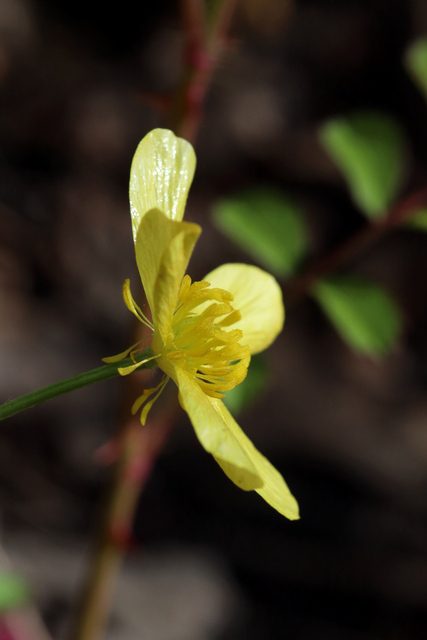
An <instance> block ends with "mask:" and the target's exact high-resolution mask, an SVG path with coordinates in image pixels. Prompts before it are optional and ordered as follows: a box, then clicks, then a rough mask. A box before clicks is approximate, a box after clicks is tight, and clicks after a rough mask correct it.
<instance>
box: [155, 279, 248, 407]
mask: <svg viewBox="0 0 427 640" xmlns="http://www.w3.org/2000/svg"><path fill="white" fill-rule="evenodd" d="M232 300H233V296H232V294H231V293H230V292H228V291H225V290H223V289H219V288H211V287H210V285H209V283H207V282H205V281H203V280H202V281H200V282H194V283H191V279H190V277H189V276H185V277H184V278H183V281H182V284H181V288H180V291H179V296H178V303H177V307H176V309H175V313H174V318H173V323H172V330H173V341H172V342H171V343H170V344H169V345H165V353H164V354H162V355H163V356H165V357H166V358H167V359H168V360H169V362H170V363H171V364H173V365H174V366H178V367H182V368H183V369H185V370H186V371H187V373H189V374H190V375H191V376H192V377H193V379H194V380H195V382H197V384H198V385H199V386H200V388H201V389H203V391H204V392H205V393H206V394H207V395H208V396H210V397H212V398H223V397H224V392H225V391H228V390H229V389H233V388H234V387H235V386H236V385H237V384H239V383H240V382H242V380H244V378H245V376H246V373H247V368H248V365H249V362H250V352H249V348H248V347H247V346H244V345H241V344H240V340H242V338H243V333H242V331H241V330H240V329H225V327H229V326H231V325H233V324H234V323H235V322H237V321H238V320H240V319H241V313H240V311H238V310H235V309H234V308H233V306H232V304H230V303H231V302H232ZM208 303H211V304H208ZM200 305H203V307H202V310H201V311H200V312H199V313H197V307H199V306H200Z"/></svg>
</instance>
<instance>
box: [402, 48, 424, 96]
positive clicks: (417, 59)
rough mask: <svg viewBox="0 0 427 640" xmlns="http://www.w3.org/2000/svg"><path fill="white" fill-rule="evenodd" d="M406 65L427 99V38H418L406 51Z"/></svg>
mask: <svg viewBox="0 0 427 640" xmlns="http://www.w3.org/2000/svg"><path fill="white" fill-rule="evenodd" d="M404 61H405V66H406V68H407V70H408V72H409V74H410V75H411V77H412V79H413V81H414V82H415V84H416V85H417V86H418V88H419V89H420V90H421V92H422V93H423V95H424V97H425V98H426V99H427V38H420V39H419V40H416V41H415V42H414V43H413V44H412V45H411V46H410V47H409V48H408V49H407V51H406V54H405V60H404Z"/></svg>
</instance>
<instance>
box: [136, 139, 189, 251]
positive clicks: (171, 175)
mask: <svg viewBox="0 0 427 640" xmlns="http://www.w3.org/2000/svg"><path fill="white" fill-rule="evenodd" d="M195 167H196V156H195V153H194V149H193V147H192V146H191V144H190V143H189V142H187V141H186V140H183V139H182V138H177V137H176V136H175V135H174V134H173V133H172V131H168V130H166V129H154V130H153V131H150V133H148V134H147V135H146V136H145V138H143V140H141V142H140V143H139V145H138V148H137V150H136V152H135V155H134V158H133V162H132V167H131V173H130V183H129V198H130V214H131V219H132V231H133V239H134V242H136V237H137V233H138V228H139V225H140V224H141V220H142V219H143V217H144V216H145V214H146V213H147V212H148V211H150V210H151V209H159V210H160V211H163V213H164V214H165V215H166V216H167V217H168V218H169V219H170V220H178V221H180V220H182V218H183V215H184V208H185V203H186V201H187V194H188V190H189V188H190V186H191V182H192V180H193V176H194V170H195Z"/></svg>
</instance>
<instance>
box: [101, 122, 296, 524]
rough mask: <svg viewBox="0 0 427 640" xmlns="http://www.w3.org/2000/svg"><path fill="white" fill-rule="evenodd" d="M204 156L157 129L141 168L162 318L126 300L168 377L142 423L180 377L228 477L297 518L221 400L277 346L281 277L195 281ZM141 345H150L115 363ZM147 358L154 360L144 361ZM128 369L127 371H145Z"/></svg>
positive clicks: (142, 216)
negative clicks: (194, 189)
mask: <svg viewBox="0 0 427 640" xmlns="http://www.w3.org/2000/svg"><path fill="white" fill-rule="evenodd" d="M195 166H196V158H195V154H194V150H193V148H192V146H191V145H190V144H189V143H188V142H186V141H185V140H182V139H180V138H176V137H175V135H174V134H173V133H172V132H171V131H167V130H163V129H156V130H154V131H152V132H151V133H149V134H148V135H147V136H146V137H145V138H144V139H143V140H142V141H141V143H140V144H139V146H138V148H137V150H136V153H135V157H134V159H133V163H132V169H131V177H130V205H131V219H132V229H133V239H134V242H135V252H136V261H137V265H138V269H139V273H140V275H141V280H142V284H143V287H144V291H145V294H146V297H147V301H148V304H149V306H150V309H151V315H152V322H151V321H150V320H149V319H148V318H147V317H146V316H145V315H144V314H143V312H142V310H141V309H140V308H139V307H138V306H137V304H136V303H135V301H134V300H133V298H132V295H131V292H130V288H129V280H126V282H125V283H124V285H123V297H124V301H125V303H126V305H127V307H128V308H129V310H130V311H132V313H134V314H135V315H136V317H137V318H138V319H139V320H140V321H141V322H142V323H144V324H145V325H147V326H148V327H149V328H150V329H151V330H152V332H153V335H152V342H151V348H152V351H153V358H156V360H157V364H158V366H159V367H160V369H162V371H163V372H164V376H163V379H162V381H161V382H160V384H159V385H158V386H157V387H155V388H154V389H147V390H145V391H144V393H143V394H142V395H141V396H140V397H139V398H138V399H137V400H136V402H135V403H134V405H133V408H132V412H133V413H136V412H137V411H138V410H139V409H140V408H141V407H143V408H142V412H141V422H142V424H144V423H145V420H146V417H147V413H148V411H149V409H150V408H151V406H152V404H153V403H154V401H155V400H156V399H157V398H158V396H159V395H160V393H161V392H162V390H163V388H164V386H165V385H166V383H167V382H168V380H169V379H170V378H172V380H173V381H174V382H175V384H176V385H177V387H178V390H179V401H180V403H181V406H182V407H183V409H184V410H185V411H186V412H187V413H188V415H189V417H190V420H191V422H192V424H193V427H194V430H195V432H196V435H197V437H198V439H199V441H200V443H201V445H202V446H203V447H204V449H205V450H206V451H207V452H208V453H211V454H212V455H213V456H214V458H215V460H216V461H217V462H218V464H219V465H220V467H221V468H222V469H223V471H224V472H225V473H226V475H227V476H228V477H229V478H230V479H231V480H232V481H233V482H234V483H235V484H236V485H237V486H238V487H240V488H241V489H244V490H246V491H250V490H255V491H257V493H259V494H260V495H261V496H262V497H263V498H264V500H266V501H267V502H268V503H269V504H270V505H271V506H272V507H274V508H275V509H277V511H279V512H280V513H282V514H283V515H285V516H286V517H287V518H290V519H296V518H298V517H299V515H298V504H297V502H296V500H295V498H294V497H293V496H292V494H291V493H290V491H289V489H288V487H287V485H286V483H285V481H284V480H283V478H282V476H281V475H280V473H279V472H278V471H277V470H276V469H275V468H274V467H273V466H272V465H271V464H270V462H269V461H268V460H267V459H266V458H265V457H264V456H262V455H261V454H260V453H259V451H257V449H256V448H255V447H254V445H253V444H252V442H251V441H250V440H249V439H248V438H247V437H246V436H245V434H244V433H243V431H242V430H241V429H240V427H239V425H238V424H237V423H236V422H235V420H234V419H233V417H232V416H231V414H230V413H229V411H228V410H227V409H226V407H225V406H224V404H223V403H222V401H221V398H223V396H224V392H225V391H227V390H229V389H232V388H233V387H235V386H236V385H237V384H239V383H240V382H242V380H244V378H245V376H246V372H247V368H248V365H249V361H250V356H251V354H255V353H258V352H259V351H262V350H263V349H265V348H266V347H268V346H269V345H270V344H271V343H272V342H273V340H274V339H275V338H276V336H277V335H278V333H279V332H280V331H281V329H282V327H283V322H284V308H283V302H282V295H281V291H280V288H279V285H278V284H277V282H276V280H275V279H274V278H273V277H272V276H271V275H269V274H267V273H266V272H264V271H262V270H261V269H259V268H257V267H254V266H249V265H244V264H225V265H223V266H222V267H219V268H218V269H215V270H214V271H212V272H211V273H209V274H208V275H207V276H206V278H205V279H204V280H202V281H201V282H194V283H192V282H191V279H190V277H189V276H188V275H185V272H186V269H187V264H188V261H189V259H190V256H191V253H192V251H193V248H194V245H195V243H196V241H197V239H198V237H199V235H200V232H201V229H200V227H199V226H198V225H197V224H192V223H189V222H182V218H183V215H184V207H185V203H186V200H187V194H188V190H189V188H190V185H191V182H192V179H193V175H194V170H195ZM140 349H141V346H140V343H137V344H136V345H133V346H132V347H131V348H130V349H128V350H126V351H125V352H123V353H121V354H118V355H117V356H114V357H112V358H105V359H104V360H105V361H107V362H117V361H119V360H120V359H122V358H124V357H125V356H126V355H128V354H131V356H134V354H135V353H136V352H137V351H138V350H140ZM144 362H146V360H145V361H144ZM141 364H142V362H137V361H136V360H135V364H133V365H130V366H128V367H125V368H122V369H119V372H120V373H121V374H122V375H127V374H129V373H132V371H134V370H135V369H137V368H138V367H139V366H141Z"/></svg>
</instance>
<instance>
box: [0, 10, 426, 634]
mask: <svg viewBox="0 0 427 640" xmlns="http://www.w3.org/2000/svg"><path fill="white" fill-rule="evenodd" d="M426 32H427V6H426V4H425V2H423V0H369V1H368V0H347V1H346V2H339V1H338V0H328V1H325V0H322V1H320V0H298V1H295V2H292V1H291V0H269V1H267V0H250V1H249V0H247V1H246V2H242V3H240V6H239V7H238V10H237V11H236V14H235V16H234V19H233V23H232V28H231V32H230V37H229V42H228V46H227V50H226V52H225V55H224V56H223V57H222V59H221V62H220V64H219V65H218V67H217V69H216V70H215V73H214V76H213V79H212V83H211V86H210V90H209V93H208V96H207V101H206V104H205V110H204V117H203V120H202V123H201V126H200V130H199V135H198V138H197V142H196V145H195V146H196V153H197V158H198V166H197V170H196V175H195V180H194V183H193V187H192V189H191V192H190V197H189V200H188V206H187V211H186V219H187V220H190V221H193V222H197V223H199V224H201V225H202V227H203V234H202V236H201V239H200V241H199V243H198V245H197V248H196V251H195V253H194V256H193V258H192V262H191V268H190V273H191V276H192V277H193V278H194V279H201V278H203V276H204V275H205V274H206V273H208V272H209V271H210V270H211V269H213V268H215V267H216V266H218V265H220V264H222V263H224V262H234V261H238V262H248V263H253V264H260V265H261V266H266V265H265V263H264V262H263V260H262V259H260V260H259V259H258V258H257V256H256V255H255V254H254V253H253V252H251V246H250V241H249V246H247V244H246V245H245V242H243V241H242V242H240V241H239V238H237V240H236V237H235V235H234V236H233V233H230V225H228V226H227V224H226V223H225V224H224V219H225V218H226V217H227V214H223V215H221V211H222V213H223V212H224V206H222V205H221V203H229V202H231V201H235V200H236V198H237V200H239V198H241V194H247V193H248V192H249V193H250V192H251V191H250V190H252V189H254V188H258V187H259V188H262V189H263V192H262V193H264V194H267V195H266V196H265V197H266V198H267V199H268V198H269V197H272V196H271V194H275V195H274V197H277V198H279V199H283V202H284V201H286V202H288V200H287V199H288V198H289V199H290V201H291V202H292V207H295V208H296V209H295V210H297V211H298V212H303V213H302V214H301V215H303V218H304V229H305V231H304V243H303V244H304V251H302V250H301V252H300V255H298V256H297V257H298V260H297V262H298V264H295V265H293V266H292V269H288V270H287V269H284V270H283V271H281V272H280V273H279V272H277V275H278V277H279V279H280V282H281V284H283V286H284V290H285V292H286V290H287V287H288V286H289V282H290V281H291V279H292V278H294V277H295V273H296V272H302V271H304V269H305V268H306V267H308V266H309V265H310V264H312V263H313V261H314V262H315V261H316V260H317V259H319V257H321V256H324V255H327V254H328V252H330V251H332V250H333V248H334V247H335V246H338V245H339V244H340V243H341V242H342V241H344V240H345V239H346V238H348V237H349V236H351V235H352V234H353V233H354V232H356V231H357V230H358V229H360V228H361V227H362V226H363V225H364V224H366V220H365V218H366V216H365V215H364V213H363V212H362V211H361V209H360V206H358V204H357V198H356V200H355V198H354V197H352V196H351V193H350V190H349V187H348V184H347V181H346V180H345V179H344V177H343V174H342V172H341V171H340V169H339V167H338V166H337V164H336V162H334V161H333V159H332V157H331V154H330V153H328V152H327V149H326V148H325V144H322V143H321V139H320V137H319V131H320V130H321V129H322V127H324V126H325V122H329V121H330V120H331V119H333V118H337V117H347V116H348V114H351V113H353V112H354V111H356V110H358V111H360V110H363V111H371V110H374V111H375V112H376V113H384V114H387V117H390V118H392V119H393V122H398V124H399V128H400V129H399V130H400V132H401V133H400V135H401V136H402V139H403V140H404V146H405V153H404V167H403V170H402V171H401V178H400V182H399V189H398V194H397V195H396V198H395V200H396V201H397V200H398V199H399V198H402V197H405V196H407V195H409V194H411V193H413V192H414V191H417V190H419V189H421V188H423V187H425V186H427V126H426V123H427V104H426V101H425V99H424V98H423V95H422V91H420V89H419V87H418V86H417V85H416V83H415V82H414V81H413V79H411V77H410V74H409V73H408V70H407V67H405V65H404V59H405V54H406V51H407V50H408V47H409V46H410V45H411V44H412V43H413V42H414V41H415V40H416V39H417V38H419V37H420V36H423V35H424V34H426ZM182 48H183V31H182V22H181V17H180V12H179V4H178V3H175V2H172V1H164V0H158V1H157V2H156V3H151V4H149V5H147V6H145V7H144V9H143V10H142V9H135V5H134V3H133V2H130V1H129V0H122V2H121V3H120V4H119V5H111V7H110V8H107V7H106V6H102V8H101V9H100V8H99V6H96V7H95V4H94V6H91V3H85V2H82V1H81V0H74V1H73V2H71V1H69V0H66V1H65V0H64V1H63V2H60V3H57V2H54V1H53V0H2V2H1V3H0V400H1V402H4V401H6V400H8V399H11V398H13V397H15V396H18V395H22V394H24V393H27V392H29V391H32V390H33V389H36V388H38V387H41V386H44V385H47V384H50V383H52V382H55V381H57V380H59V379H62V378H65V377H68V376H72V375H75V374H77V373H80V372H82V371H86V370H88V369H91V368H95V367H97V366H100V365H101V358H102V357H104V356H107V355H112V354H114V353H117V352H120V351H122V350H123V349H124V348H125V347H126V346H127V345H128V336H129V333H130V330H131V324H132V318H131V316H130V314H129V312H128V311H127V309H126V307H125V306H124V304H123V301H122V297H121V286H122V284H123V281H124V280H125V278H128V277H130V278H131V284H132V289H133V291H134V292H135V293H136V291H137V290H138V287H139V286H140V285H139V278H138V274H137V271H136V266H135V259H134V250H133V243H132V239H131V232H130V219H129V203H128V180H129V170H130V164H131V160H132V156H133V153H134V151H135V149H136V146H137V144H138V142H139V141H140V140H141V138H142V137H144V135H145V134H146V133H147V132H148V131H150V130H151V129H153V128H154V127H157V126H164V125H165V120H164V117H163V114H162V111H161V109H159V108H158V107H159V106H161V103H162V100H161V99H160V98H159V96H164V95H167V94H168V92H171V91H173V90H174V89H175V88H176V86H177V84H178V82H179V80H180V77H181V73H182V60H183V51H182ZM155 96H157V98H156V97H155ZM248 190H249V191H248ZM278 194H279V195H278ZM426 205H427V202H426ZM221 206H222V208H221ZM285 208H286V207H285ZM225 209H226V207H225ZM218 212H219V213H218ZM224 215H225V218H224ZM297 215H298V216H300V213H298V214H297ZM298 219H299V218H298ZM284 242H285V241H284ZM426 249H427V237H426V235H425V233H422V232H418V231H414V230H413V229H409V228H406V227H405V228H401V229H396V230H393V231H391V232H390V233H387V234H384V236H383V237H382V238H381V239H380V240H379V241H378V242H377V243H376V244H373V245H372V246H370V247H369V248H368V249H366V250H365V251H363V252H361V253H360V254H359V255H358V256H357V257H353V258H352V260H351V262H350V263H349V264H347V265H346V267H345V270H344V271H345V273H351V274H352V275H353V276H357V277H363V278H368V279H372V281H375V282H376V283H379V284H380V285H381V286H384V287H386V288H387V291H388V292H389V293H390V294H391V295H392V296H393V299H394V300H395V301H396V304H397V305H398V306H399V309H400V314H401V322H400V325H399V326H400V327H401V328H400V329H399V331H398V336H397V339H396V340H393V344H390V345H389V346H388V347H387V349H384V350H383V351H385V352H386V353H385V355H383V356H382V357H379V356H378V355H377V354H373V353H370V352H369V349H367V350H366V349H365V351H363V349H362V350H361V349H359V350H357V349H356V350H355V349H354V348H352V346H351V340H350V343H349V341H348V340H347V341H346V340H345V339H343V337H342V335H341V334H340V333H339V332H337V330H336V328H334V326H333V323H331V322H330V320H329V319H328V317H327V314H326V315H325V313H324V310H323V311H322V308H321V305H319V300H317V302H316V300H315V299H314V298H313V297H311V298H309V297H307V296H301V297H300V298H299V300H298V304H293V305H292V306H291V305H290V306H289V310H288V313H287V319H286V324H285V330H284V331H283V334H282V335H281V336H280V337H279V339H278V340H277V341H276V342H275V343H274V345H273V346H272V347H271V348H270V349H269V350H268V352H267V353H266V354H265V356H264V357H263V359H262V360H259V361H258V363H257V364H256V363H255V368H254V371H256V372H258V374H259V375H260V377H259V378H256V381H255V386H254V389H252V391H251V393H250V394H249V395H250V396H251V402H250V404H248V405H247V406H246V401H239V402H240V403H239V402H237V404H236V405H235V411H236V413H238V416H237V417H238V420H239V423H240V425H241V426H242V428H243V429H244V430H245V432H246V433H247V434H248V435H249V436H250V437H251V439H252V440H253V441H254V443H255V444H256V446H257V447H258V448H259V449H260V450H261V451H262V452H263V453H264V454H265V455H266V456H267V457H268V458H269V459H270V460H271V461H272V462H273V463H274V464H275V466H276V467H277V468H278V469H279V470H280V471H281V473H282V474H283V475H284V477H285V479H286V480H287V482H288V483H289V485H290V488H291V490H292V492H293V493H294V495H295V496H296V497H297V499H298V501H299V504H300V508H301V520H300V521H298V522H289V521H287V520H285V519H284V518H283V517H281V516H280V515H279V514H277V513H276V512H274V511H273V510H272V509H271V508H270V507H268V505H266V504H265V503H264V502H263V501H262V500H261V499H260V498H259V497H258V496H257V495H256V494H252V493H251V494H246V493H244V492H241V491H239V490H238V489H237V488H235V487H234V486H233V485H232V484H231V483H230V482H229V481H228V480H227V478H226V477H225V476H224V474H223V473H222V472H221V470H220V469H219V468H218V467H217V465H216V463H215V462H214V461H213V460H212V459H211V458H210V457H209V456H208V455H207V454H206V453H205V452H204V451H203V450H202V449H201V447H200V446H199V444H198V442H197V441H196V438H195V436H194V432H193V430H192V428H191V425H190V423H189V421H188V419H187V417H186V415H185V414H184V412H179V413H178V414H177V416H178V417H177V418H176V420H177V424H176V428H175V429H174V430H173V434H172V436H171V438H170V440H169V441H168V443H167V445H166V447H165V449H164V451H163V452H162V454H161V456H160V457H159V459H158V461H157V463H156V465H155V468H154V470H153V472H152V474H151V476H150V479H149V482H148V484H147V486H146V488H145V490H144V492H143V495H142V497H141V500H140V504H139V507H138V512H137V516H136V520H135V526H134V544H133V546H132V549H131V551H130V553H129V556H128V558H127V560H126V563H125V566H124V568H123V571H122V572H121V575H120V579H119V582H118V585H117V592H116V598H115V601H114V605H113V611H112V616H111V621H110V626H109V630H108V638H109V640H112V639H115V640H133V639H134V638H143V639H144V640H267V639H270V638H271V639H273V640H275V639H276V638H282V637H286V638H287V639H288V640H312V639H314V638H316V640H323V639H324V640H386V639H387V640H418V639H422V638H425V637H426V636H427V609H426V604H427V501H426V498H425V496H426V487H427V464H426V463H427V397H426V393H425V392H426V385H427V337H426V327H427V296H426V295H425V282H426V278H427V261H426V259H425V256H426ZM255 253H256V252H255ZM267 253H268V252H267ZM278 271H280V269H279V270H278ZM286 271H287V273H285V272H286ZM259 372H261V373H259ZM135 375H136V374H135ZM253 379H254V378H253V377H252V380H253ZM122 384H123V380H112V381H108V382H103V383H100V384H98V385H95V386H93V387H88V388H86V389H84V390H81V391H78V392H75V393H73V394H69V395H67V396H65V397H63V398H59V399H56V400H53V401H50V402H49V403H46V404H44V405H40V406H38V407H36V408H34V409H31V410H29V411H27V412H24V413H22V414H20V415H18V416H15V417H14V418H11V419H9V420H7V421H5V422H3V423H2V424H1V428H0V543H1V547H2V551H1V554H0V569H2V570H3V571H13V572H14V575H15V576H19V579H22V580H23V581H24V584H25V589H28V588H29V590H30V594H31V596H30V602H31V603H32V604H33V605H34V606H35V610H36V611H37V612H38V614H37V615H39V616H40V620H41V621H42V622H41V623H40V624H43V625H45V626H46V628H47V630H48V632H49V633H50V634H51V636H52V637H53V638H63V637H65V629H66V627H67V624H68V622H69V617H70V611H71V608H72V605H73V602H74V601H75V599H76V597H77V594H78V589H79V585H81V581H82V578H83V575H84V567H85V563H86V562H87V560H88V548H89V545H90V541H91V539H92V535H93V532H94V529H95V527H96V522H97V517H98V515H99V513H100V505H101V500H102V496H103V493H104V490H105V486H106V483H107V481H108V476H109V468H108V467H105V466H103V465H102V464H99V460H98V457H97V455H96V452H97V451H98V450H99V448H100V447H102V445H104V444H105V443H106V442H107V441H108V440H109V439H110V438H111V437H112V435H113V434H114V431H115V424H116V421H117V417H118V411H119V409H118V407H119V403H120V400H121V394H122V393H123V387H122ZM141 384H143V383H142V382H141ZM170 386H172V385H170ZM173 397H174V390H173V389H172V388H171V389H169V388H168V392H167V393H166V392H165V393H164V394H163V396H162V398H161V401H159V403H157V404H156V406H155V407H154V408H153V410H152V413H153V416H156V415H157V416H160V415H162V411H165V410H166V411H167V405H168V403H170V402H172V401H173ZM165 407H166V409H165ZM150 415H151V414H150ZM173 415H174V416H175V413H174V414H173ZM174 419H175V418H174ZM21 587H22V588H23V589H24V587H23V586H22V585H21ZM18 591H19V589H18ZM12 608H13V607H12ZM4 611H6V612H7V611H9V609H8V606H6V605H4ZM40 633H41V634H42V632H40ZM2 637H3V636H2ZM4 637H5V638H6V637H9V638H10V636H4ZM40 637H42V635H40Z"/></svg>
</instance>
